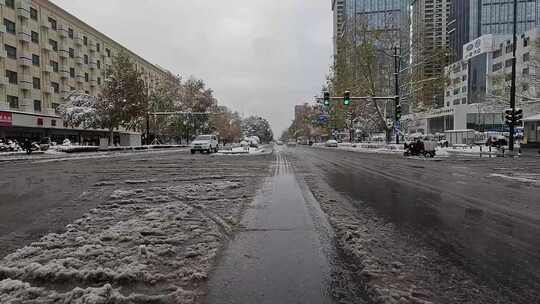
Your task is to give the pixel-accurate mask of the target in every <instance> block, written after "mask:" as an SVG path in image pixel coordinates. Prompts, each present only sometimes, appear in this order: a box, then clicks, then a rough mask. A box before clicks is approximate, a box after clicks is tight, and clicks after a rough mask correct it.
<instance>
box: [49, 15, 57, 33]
mask: <svg viewBox="0 0 540 304" xmlns="http://www.w3.org/2000/svg"><path fill="white" fill-rule="evenodd" d="M49 23H50V24H51V28H52V29H53V30H55V31H56V20H55V19H53V18H51V17H49Z"/></svg>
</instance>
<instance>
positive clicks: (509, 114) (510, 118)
mask: <svg viewBox="0 0 540 304" xmlns="http://www.w3.org/2000/svg"><path fill="white" fill-rule="evenodd" d="M504 120H505V122H506V124H507V125H509V126H511V125H513V124H514V110H513V109H506V110H504Z"/></svg>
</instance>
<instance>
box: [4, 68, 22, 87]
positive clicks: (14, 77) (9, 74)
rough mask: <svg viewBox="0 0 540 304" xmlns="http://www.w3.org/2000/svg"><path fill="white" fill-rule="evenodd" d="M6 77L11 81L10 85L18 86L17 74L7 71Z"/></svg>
mask: <svg viewBox="0 0 540 304" xmlns="http://www.w3.org/2000/svg"><path fill="white" fill-rule="evenodd" d="M6 77H7V78H8V79H9V83H12V84H18V83H19V81H18V80H17V72H14V71H10V70H6Z"/></svg>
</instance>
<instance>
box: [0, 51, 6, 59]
mask: <svg viewBox="0 0 540 304" xmlns="http://www.w3.org/2000/svg"><path fill="white" fill-rule="evenodd" d="M6 57H7V51H6V50H5V49H0V58H6Z"/></svg>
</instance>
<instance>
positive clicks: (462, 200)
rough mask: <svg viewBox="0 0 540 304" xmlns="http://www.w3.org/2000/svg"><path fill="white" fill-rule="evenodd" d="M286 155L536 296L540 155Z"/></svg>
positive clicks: (458, 258)
mask: <svg viewBox="0 0 540 304" xmlns="http://www.w3.org/2000/svg"><path fill="white" fill-rule="evenodd" d="M289 154H290V157H292V158H295V159H296V160H297V161H300V162H305V163H308V164H309V165H311V166H312V167H313V168H317V169H318V170H320V173H319V174H322V175H323V176H324V177H323V178H324V179H325V180H326V182H327V183H328V184H329V185H330V186H331V187H332V188H333V189H334V190H335V191H337V192H339V193H342V194H344V195H346V196H348V197H350V198H352V199H353V200H356V201H362V202H365V203H367V204H369V205H370V206H371V207H373V208H374V209H375V210H376V211H377V212H378V213H379V214H380V215H381V216H382V217H384V218H385V219H387V220H389V221H391V222H393V223H395V224H397V225H398V227H402V228H403V229H407V230H410V231H413V232H414V233H415V234H416V235H417V236H418V237H419V238H421V239H423V240H425V241H426V242H427V243H428V244H430V245H431V246H433V247H434V248H436V249H437V250H438V251H439V252H440V253H441V254H442V255H443V256H447V257H448V258H449V259H451V260H453V261H454V262H455V264H456V265H460V266H462V267H464V268H465V269H467V270H468V271H470V272H471V273H473V274H474V275H475V276H478V277H479V278H480V280H482V281H483V282H485V283H486V284H489V285H490V286H494V287H495V288H503V289H509V290H510V291H509V292H510V293H513V294H515V295H519V297H520V298H521V299H529V302H528V303H537V302H535V301H537V300H538V299H540V183H538V182H537V181H538V180H540V160H538V159H534V158H532V159H521V160H511V159H478V158H473V159H464V158H462V159H441V160H423V159H404V158H403V157H401V156H399V155H384V154H366V153H357V152H347V151H343V150H332V149H318V148H307V147H297V148H294V149H289ZM312 173H313V172H312ZM509 177H515V178H517V179H511V178H509ZM524 178H526V179H525V180H524ZM516 303H518V302H516Z"/></svg>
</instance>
